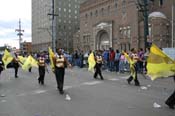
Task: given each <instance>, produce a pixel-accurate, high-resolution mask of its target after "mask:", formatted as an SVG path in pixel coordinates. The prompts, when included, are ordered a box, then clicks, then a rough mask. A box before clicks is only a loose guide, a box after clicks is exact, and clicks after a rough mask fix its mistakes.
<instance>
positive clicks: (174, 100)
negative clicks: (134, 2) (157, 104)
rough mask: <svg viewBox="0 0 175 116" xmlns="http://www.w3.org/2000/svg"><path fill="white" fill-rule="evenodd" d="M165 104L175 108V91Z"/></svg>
mask: <svg viewBox="0 0 175 116" xmlns="http://www.w3.org/2000/svg"><path fill="white" fill-rule="evenodd" d="M165 103H166V104H168V105H170V106H175V90H174V92H173V93H172V94H171V96H170V97H169V98H168V99H167V100H166V101H165Z"/></svg>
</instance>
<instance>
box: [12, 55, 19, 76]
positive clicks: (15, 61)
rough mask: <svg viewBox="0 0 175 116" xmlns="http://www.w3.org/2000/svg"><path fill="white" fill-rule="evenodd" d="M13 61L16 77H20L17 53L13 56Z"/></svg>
mask: <svg viewBox="0 0 175 116" xmlns="http://www.w3.org/2000/svg"><path fill="white" fill-rule="evenodd" d="M12 62H13V66H14V69H15V78H18V68H19V58H18V55H17V54H16V53H15V57H14V58H13V61H12Z"/></svg>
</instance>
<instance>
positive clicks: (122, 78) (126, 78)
mask: <svg viewBox="0 0 175 116" xmlns="http://www.w3.org/2000/svg"><path fill="white" fill-rule="evenodd" d="M128 77H129V76H125V77H119V78H120V79H127V78H128Z"/></svg>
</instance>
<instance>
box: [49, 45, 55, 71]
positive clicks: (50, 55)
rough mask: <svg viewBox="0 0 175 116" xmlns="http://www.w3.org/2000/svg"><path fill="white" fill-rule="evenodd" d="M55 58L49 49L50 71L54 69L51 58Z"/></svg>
mask: <svg viewBox="0 0 175 116" xmlns="http://www.w3.org/2000/svg"><path fill="white" fill-rule="evenodd" d="M54 57H55V54H54V53H53V51H52V49H51V48H50V47H49V59H50V67H51V68H52V69H54V68H55V66H54V63H53V58H54Z"/></svg>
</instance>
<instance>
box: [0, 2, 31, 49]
mask: <svg viewBox="0 0 175 116" xmlns="http://www.w3.org/2000/svg"><path fill="white" fill-rule="evenodd" d="M19 19H21V23H22V29H24V30H25V31H24V33H23V34H24V36H23V37H22V38H23V41H29V42H30V41H31V0H0V46H3V45H4V44H8V45H10V46H12V47H17V48H19V41H18V36H17V32H15V29H17V28H18V22H19Z"/></svg>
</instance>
